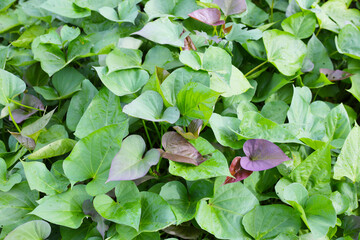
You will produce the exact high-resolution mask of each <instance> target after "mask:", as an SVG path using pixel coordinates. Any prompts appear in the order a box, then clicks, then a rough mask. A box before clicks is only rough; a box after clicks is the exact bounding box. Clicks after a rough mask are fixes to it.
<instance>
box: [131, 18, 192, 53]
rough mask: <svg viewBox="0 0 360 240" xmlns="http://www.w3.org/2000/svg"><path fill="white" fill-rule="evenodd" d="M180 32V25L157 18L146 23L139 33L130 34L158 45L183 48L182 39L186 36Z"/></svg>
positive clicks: (181, 28) (181, 27)
mask: <svg viewBox="0 0 360 240" xmlns="http://www.w3.org/2000/svg"><path fill="white" fill-rule="evenodd" d="M182 31H183V26H182V25H181V24H179V23H173V22H171V21H170V20H169V19H168V18H159V19H157V20H155V21H153V22H149V23H147V24H146V25H145V27H143V28H142V29H141V30H140V31H138V32H134V33H132V34H136V35H140V36H142V37H144V38H147V39H149V40H151V41H153V42H156V43H159V44H169V45H172V46H175V47H184V39H185V37H186V36H187V34H182ZM180 35H181V36H180Z"/></svg>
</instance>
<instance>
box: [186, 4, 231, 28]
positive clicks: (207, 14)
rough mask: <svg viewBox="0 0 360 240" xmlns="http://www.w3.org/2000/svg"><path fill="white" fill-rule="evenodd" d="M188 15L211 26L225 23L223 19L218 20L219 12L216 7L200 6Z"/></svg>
mask: <svg viewBox="0 0 360 240" xmlns="http://www.w3.org/2000/svg"><path fill="white" fill-rule="evenodd" d="M188 15H189V17H191V18H193V19H196V20H198V21H200V22H203V23H205V24H208V25H212V26H218V25H223V24H225V21H224V20H220V17H221V12H220V10H219V9H217V8H202V9H198V10H195V11H193V12H192V13H189V14H188Z"/></svg>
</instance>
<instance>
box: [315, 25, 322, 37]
mask: <svg viewBox="0 0 360 240" xmlns="http://www.w3.org/2000/svg"><path fill="white" fill-rule="evenodd" d="M320 31H321V27H319V30H317V32H316V34H315V36H316V37H317V36H318V35H319V33H320Z"/></svg>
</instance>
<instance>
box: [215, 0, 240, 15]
mask: <svg viewBox="0 0 360 240" xmlns="http://www.w3.org/2000/svg"><path fill="white" fill-rule="evenodd" d="M213 3H215V4H217V5H218V6H219V7H220V8H221V10H222V11H223V13H224V14H225V16H230V15H233V14H240V13H243V12H245V11H246V9H247V6H246V1H245V0H214V1H213Z"/></svg>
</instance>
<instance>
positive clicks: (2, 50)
mask: <svg viewBox="0 0 360 240" xmlns="http://www.w3.org/2000/svg"><path fill="white" fill-rule="evenodd" d="M8 51H9V47H4V46H1V45H0V69H5V64H6V59H7V55H8Z"/></svg>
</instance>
